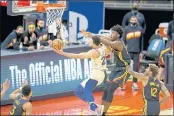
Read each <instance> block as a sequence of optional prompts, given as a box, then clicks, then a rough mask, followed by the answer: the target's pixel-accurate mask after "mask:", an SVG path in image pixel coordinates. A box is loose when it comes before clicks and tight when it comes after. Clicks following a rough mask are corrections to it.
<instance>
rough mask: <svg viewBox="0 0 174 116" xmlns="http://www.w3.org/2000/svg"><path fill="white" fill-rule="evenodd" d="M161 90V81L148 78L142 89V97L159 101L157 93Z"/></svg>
mask: <svg viewBox="0 0 174 116" xmlns="http://www.w3.org/2000/svg"><path fill="white" fill-rule="evenodd" d="M160 91H161V83H160V81H159V80H158V79H156V80H154V79H153V78H151V77H150V78H149V80H148V82H147V84H146V86H145V87H144V89H143V97H144V99H147V100H151V101H159V93H160Z"/></svg>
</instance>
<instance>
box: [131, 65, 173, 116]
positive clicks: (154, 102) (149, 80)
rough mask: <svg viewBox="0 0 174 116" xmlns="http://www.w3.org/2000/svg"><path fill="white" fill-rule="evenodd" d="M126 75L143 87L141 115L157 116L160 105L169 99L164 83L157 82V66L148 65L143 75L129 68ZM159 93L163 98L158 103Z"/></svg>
mask: <svg viewBox="0 0 174 116" xmlns="http://www.w3.org/2000/svg"><path fill="white" fill-rule="evenodd" d="M128 73H129V74H131V75H133V76H134V77H135V78H137V79H139V80H141V81H142V84H143V87H144V88H143V99H144V108H143V115H159V113H160V104H161V103H163V102H164V101H166V100H167V99H168V98H169V97H170V93H169V91H168V90H167V88H166V87H165V85H164V83H163V82H161V81H160V80H158V78H157V75H158V66H156V65H155V64H150V65H149V67H148V68H147V69H146V71H145V73H144V74H143V73H137V72H134V71H133V70H132V68H131V67H129V69H128ZM160 91H162V92H163V93H164V94H165V97H164V98H163V99H161V100H160V101H159V94H160Z"/></svg>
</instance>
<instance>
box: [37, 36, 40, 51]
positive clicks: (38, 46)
mask: <svg viewBox="0 0 174 116" xmlns="http://www.w3.org/2000/svg"><path fill="white" fill-rule="evenodd" d="M37 49H38V50H39V49H40V39H38V40H37Z"/></svg>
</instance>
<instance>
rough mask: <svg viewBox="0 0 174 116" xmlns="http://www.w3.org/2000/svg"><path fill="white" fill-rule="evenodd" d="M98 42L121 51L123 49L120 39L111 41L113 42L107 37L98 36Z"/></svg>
mask: <svg viewBox="0 0 174 116" xmlns="http://www.w3.org/2000/svg"><path fill="white" fill-rule="evenodd" d="M99 37H100V36H99ZM100 42H101V43H102V44H104V45H106V46H109V47H112V48H114V49H115V50H118V51H122V50H123V45H122V43H121V41H113V42H111V41H110V40H108V39H105V38H102V37H100Z"/></svg>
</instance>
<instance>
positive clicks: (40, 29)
mask: <svg viewBox="0 0 174 116" xmlns="http://www.w3.org/2000/svg"><path fill="white" fill-rule="evenodd" d="M44 24H45V21H44V19H38V21H37V28H36V32H37V34H38V37H39V39H40V41H41V45H44V46H47V45H48V41H50V40H48V33H47V31H46V29H44Z"/></svg>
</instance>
